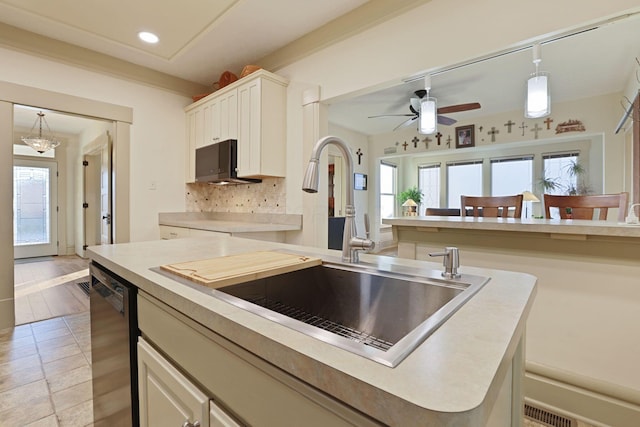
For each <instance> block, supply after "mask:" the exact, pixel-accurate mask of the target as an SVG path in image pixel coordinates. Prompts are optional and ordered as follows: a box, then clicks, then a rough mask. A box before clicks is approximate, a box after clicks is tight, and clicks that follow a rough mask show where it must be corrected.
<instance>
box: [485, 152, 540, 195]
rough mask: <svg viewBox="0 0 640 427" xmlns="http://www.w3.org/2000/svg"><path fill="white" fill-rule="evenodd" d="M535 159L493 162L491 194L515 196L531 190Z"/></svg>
mask: <svg viewBox="0 0 640 427" xmlns="http://www.w3.org/2000/svg"><path fill="white" fill-rule="evenodd" d="M532 178H533V160H532V159H523V160H507V161H497V162H493V161H492V162H491V195H492V196H513V195H514V194H520V193H522V192H523V191H531V188H532V187H531V180H532Z"/></svg>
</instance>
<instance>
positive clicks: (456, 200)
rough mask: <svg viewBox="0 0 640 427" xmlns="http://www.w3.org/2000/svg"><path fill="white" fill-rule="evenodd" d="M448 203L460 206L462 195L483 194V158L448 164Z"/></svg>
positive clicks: (452, 205) (451, 205)
mask: <svg viewBox="0 0 640 427" xmlns="http://www.w3.org/2000/svg"><path fill="white" fill-rule="evenodd" d="M447 182H448V189H447V205H448V207H450V208H459V207H460V196H462V195H465V196H482V160H475V161H470V162H456V163H448V164H447Z"/></svg>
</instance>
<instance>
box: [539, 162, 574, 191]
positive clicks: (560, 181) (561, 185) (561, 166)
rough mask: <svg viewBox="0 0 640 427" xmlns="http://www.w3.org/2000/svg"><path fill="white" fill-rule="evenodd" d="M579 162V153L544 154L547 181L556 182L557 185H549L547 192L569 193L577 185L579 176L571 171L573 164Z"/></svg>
mask: <svg viewBox="0 0 640 427" xmlns="http://www.w3.org/2000/svg"><path fill="white" fill-rule="evenodd" d="M577 162H578V155H577V154H566V155H558V156H544V179H545V182H548V183H551V182H553V183H555V187H553V188H552V187H550V186H547V187H545V188H544V192H545V193H547V194H569V193H571V192H572V190H573V189H575V188H576V186H577V177H576V176H575V175H572V174H571V173H570V170H571V166H572V165H573V164H575V163H577Z"/></svg>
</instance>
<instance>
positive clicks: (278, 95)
mask: <svg viewBox="0 0 640 427" xmlns="http://www.w3.org/2000/svg"><path fill="white" fill-rule="evenodd" d="M287 84H288V82H287V80H286V79H283V78H282V77H279V76H277V75H275V74H273V73H270V72H268V71H265V70H258V71H256V72H254V73H252V74H250V75H249V76H247V77H244V78H243V79H241V80H238V81H236V82H234V83H232V84H230V85H229V86H227V87H225V88H223V89H221V90H219V91H217V92H215V93H212V94H211V95H209V96H207V97H205V98H203V99H201V100H200V101H198V102H196V103H193V104H191V105H189V106H188V107H187V108H186V109H185V111H186V132H187V134H186V140H187V156H186V161H187V164H186V181H187V182H194V181H195V150H196V148H200V147H203V146H206V145H209V144H215V143H217V142H220V141H224V140H226V139H237V140H238V165H237V166H238V171H237V172H238V176H239V177H251V178H261V177H270V176H271V177H274V176H277V177H283V176H284V175H285V168H286V163H285V158H286V96H287Z"/></svg>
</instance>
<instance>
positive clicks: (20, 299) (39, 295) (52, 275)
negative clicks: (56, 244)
mask: <svg viewBox="0 0 640 427" xmlns="http://www.w3.org/2000/svg"><path fill="white" fill-rule="evenodd" d="M88 266H89V260H88V259H83V258H80V257H78V256H75V255H72V256H53V257H42V258H33V259H24V260H16V262H15V263H14V268H13V271H14V284H15V311H16V314H15V316H16V325H22V324H25V323H31V322H36V321H39V320H44V319H50V318H53V317H59V316H65V315H68V314H73V313H81V312H83V311H87V310H88V309H89V298H88V297H87V296H86V294H84V293H83V292H82V290H81V289H80V288H79V287H78V285H77V283H78V282H82V281H88V280H89V277H88V276H89V271H88Z"/></svg>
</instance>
